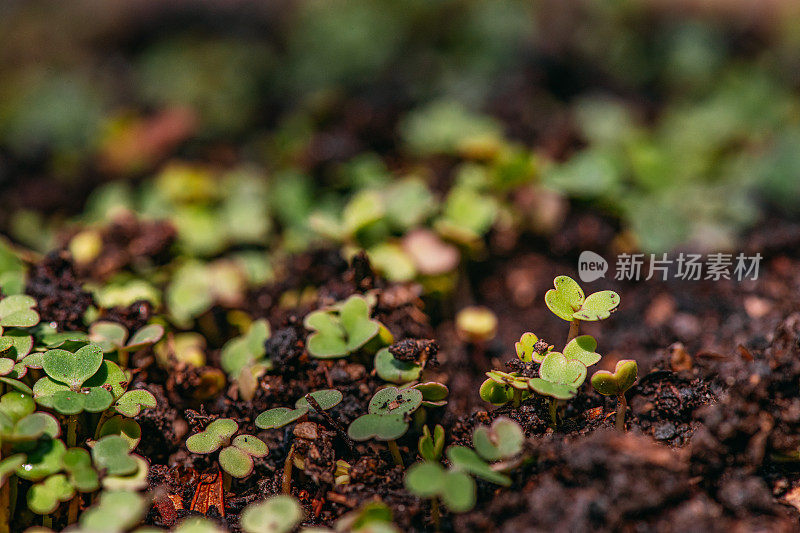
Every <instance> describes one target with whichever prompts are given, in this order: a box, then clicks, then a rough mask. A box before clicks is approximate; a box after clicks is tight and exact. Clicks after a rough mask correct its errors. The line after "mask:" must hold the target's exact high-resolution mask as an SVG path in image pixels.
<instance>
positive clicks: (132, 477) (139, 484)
mask: <svg viewBox="0 0 800 533" xmlns="http://www.w3.org/2000/svg"><path fill="white" fill-rule="evenodd" d="M131 457H133V459H134V461H136V464H137V468H136V471H135V472H133V473H132V474H125V475H107V476H105V477H103V481H102V485H103V489H104V490H142V489H146V488H147V487H148V486H149V483H148V482H147V476H148V473H149V471H150V464H149V463H148V462H147V460H146V459H145V458H143V457H140V456H138V455H132V456H131Z"/></svg>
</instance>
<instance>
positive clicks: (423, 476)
mask: <svg viewBox="0 0 800 533" xmlns="http://www.w3.org/2000/svg"><path fill="white" fill-rule="evenodd" d="M446 475H447V471H446V470H445V469H444V468H443V467H442V465H440V464H439V463H436V462H433V461H422V462H419V463H415V464H413V465H411V467H409V469H408V471H407V472H406V476H405V479H404V483H405V486H406V488H407V489H408V490H409V492H412V493H413V494H415V495H416V496H418V497H420V498H430V497H432V496H438V495H439V494H440V493H441V492H442V487H444V479H445V477H446Z"/></svg>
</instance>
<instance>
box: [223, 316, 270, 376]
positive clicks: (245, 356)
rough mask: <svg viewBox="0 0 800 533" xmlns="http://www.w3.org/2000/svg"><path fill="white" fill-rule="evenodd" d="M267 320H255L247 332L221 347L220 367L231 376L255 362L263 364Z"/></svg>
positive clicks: (268, 330)
mask: <svg viewBox="0 0 800 533" xmlns="http://www.w3.org/2000/svg"><path fill="white" fill-rule="evenodd" d="M269 336H270V328H269V322H267V321H266V320H264V319H261V320H256V321H255V322H253V323H252V324H251V325H250V328H249V329H248V330H247V333H245V334H244V335H241V336H239V337H236V338H234V339H231V340H230V341H228V342H227V343H226V344H225V346H223V347H222V352H221V353H220V364H221V365H222V369H223V370H224V371H225V372H226V373H227V374H228V375H229V376H231V377H232V378H238V376H239V375H240V374H241V372H242V370H243V369H245V368H247V367H250V366H253V365H255V364H259V363H260V364H264V363H262V360H263V359H264V355H265V354H266V347H265V346H264V343H265V342H266V341H267V339H269Z"/></svg>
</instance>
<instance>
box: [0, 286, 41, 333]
mask: <svg viewBox="0 0 800 533" xmlns="http://www.w3.org/2000/svg"><path fill="white" fill-rule="evenodd" d="M35 306H36V300H34V299H33V298H31V297H30V296H26V295H24V294H15V295H14V296H8V297H6V298H3V299H2V300H0V326H3V327H21V328H29V327H31V326H35V325H36V324H38V323H39V314H38V313H37V312H36V311H34V310H33V307H35Z"/></svg>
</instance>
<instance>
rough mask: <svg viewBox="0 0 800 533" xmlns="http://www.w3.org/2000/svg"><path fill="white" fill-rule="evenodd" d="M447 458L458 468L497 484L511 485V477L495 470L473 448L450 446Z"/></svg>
mask: <svg viewBox="0 0 800 533" xmlns="http://www.w3.org/2000/svg"><path fill="white" fill-rule="evenodd" d="M447 458H448V459H449V460H450V463H451V464H452V465H453V468H454V469H456V470H460V471H462V472H466V473H468V474H472V475H473V476H477V477H479V478H481V479H485V480H486V481H488V482H490V483H494V484H495V485H501V486H503V487H508V486H509V485H511V478H509V477H508V476H507V475H505V474H502V473H500V472H497V471H495V470H493V469H492V467H491V465H489V463H487V462H486V461H485V460H484V459H483V458H482V457H481V456H480V455H478V454H477V452H475V450H472V449H471V448H467V447H466V446H450V447H449V448H447Z"/></svg>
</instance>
